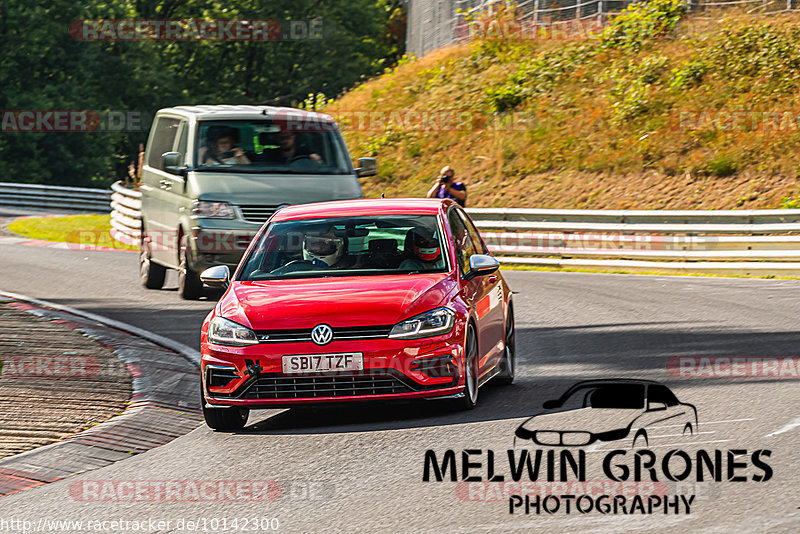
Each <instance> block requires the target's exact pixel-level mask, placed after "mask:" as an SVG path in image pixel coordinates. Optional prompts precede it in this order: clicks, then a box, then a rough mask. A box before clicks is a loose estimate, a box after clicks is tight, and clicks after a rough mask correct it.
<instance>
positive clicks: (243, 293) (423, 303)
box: [217, 273, 455, 330]
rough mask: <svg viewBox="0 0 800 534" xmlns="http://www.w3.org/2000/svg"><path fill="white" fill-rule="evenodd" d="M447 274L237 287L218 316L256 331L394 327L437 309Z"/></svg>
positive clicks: (447, 287)
mask: <svg viewBox="0 0 800 534" xmlns="http://www.w3.org/2000/svg"><path fill="white" fill-rule="evenodd" d="M454 284H455V282H454V281H453V278H452V276H451V275H449V274H447V273H436V274H414V275H409V274H404V275H386V276H369V277H364V276H359V277H354V276H347V277H331V278H316V279H291V280H268V281H258V282H233V286H232V287H231V289H230V290H229V291H228V292H227V293H226V294H225V296H224V297H223V298H222V300H220V302H219V303H218V304H217V314H218V315H221V316H222V317H226V318H228V319H231V320H232V321H236V322H237V323H239V324H243V325H245V326H247V327H250V328H253V329H255V330H276V329H294V328H312V327H314V326H316V325H318V324H320V323H327V324H329V325H331V326H333V327H337V326H338V327H346V326H369V325H390V324H394V323H397V322H399V321H402V320H403V319H407V318H408V317H411V316H413V315H416V314H418V313H422V312H425V311H428V310H430V309H433V308H435V307H437V306H438V305H439V304H440V303H441V302H442V301H443V300H444V299H445V297H446V296H447V295H448V294H449V293H450V292H451V291H452V290H453V288H454Z"/></svg>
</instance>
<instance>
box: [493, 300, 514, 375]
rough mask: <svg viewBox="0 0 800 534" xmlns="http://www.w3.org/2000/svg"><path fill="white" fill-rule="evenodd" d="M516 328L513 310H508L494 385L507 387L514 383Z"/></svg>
mask: <svg viewBox="0 0 800 534" xmlns="http://www.w3.org/2000/svg"><path fill="white" fill-rule="evenodd" d="M515 337H516V328H515V325H514V308H511V307H509V308H508V318H507V319H506V337H505V351H504V354H503V359H502V360H500V374H498V375H497V377H496V378H495V384H498V385H501V386H509V385H511V384H513V383H514V376H515V375H516V373H517V348H516V343H515Z"/></svg>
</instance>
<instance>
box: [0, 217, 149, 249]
mask: <svg viewBox="0 0 800 534" xmlns="http://www.w3.org/2000/svg"><path fill="white" fill-rule="evenodd" d="M110 221H111V217H110V216H109V215H69V216H66V217H26V218H22V219H17V220H16V221H14V222H12V223H11V224H9V225H8V229H9V230H11V231H12V232H14V233H15V234H19V235H21V236H23V237H29V238H31V239H41V240H44V241H58V242H61V243H76V244H79V245H84V246H98V247H106V248H115V249H120V250H138V249H139V248H138V247H136V246H133V245H127V244H125V243H121V242H120V241H117V240H116V239H114V238H113V237H111V222H110Z"/></svg>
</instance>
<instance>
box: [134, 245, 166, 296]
mask: <svg viewBox="0 0 800 534" xmlns="http://www.w3.org/2000/svg"><path fill="white" fill-rule="evenodd" d="M166 275H167V268H166V267H164V266H163V265H159V264H157V263H153V262H152V260H151V259H150V244H149V243H145V241H144V240H142V242H141V243H140V244H139V278H140V279H141V281H142V285H143V286H144V287H146V288H147V289H161V288H162V287H164V278H165V277H166Z"/></svg>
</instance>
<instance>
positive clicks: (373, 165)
mask: <svg viewBox="0 0 800 534" xmlns="http://www.w3.org/2000/svg"><path fill="white" fill-rule="evenodd" d="M356 174H357V175H358V177H359V178H363V177H365V176H375V175H376V174H378V160H377V159H375V158H358V168H357V169H356Z"/></svg>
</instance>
